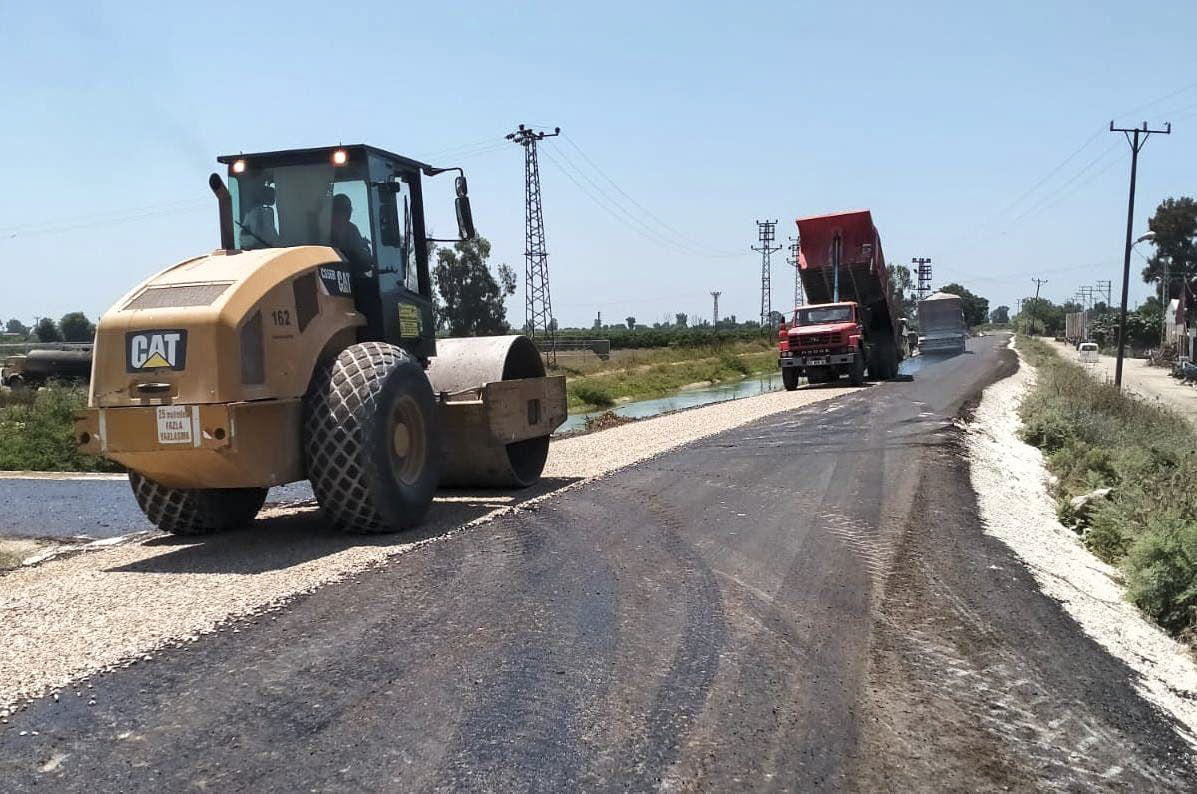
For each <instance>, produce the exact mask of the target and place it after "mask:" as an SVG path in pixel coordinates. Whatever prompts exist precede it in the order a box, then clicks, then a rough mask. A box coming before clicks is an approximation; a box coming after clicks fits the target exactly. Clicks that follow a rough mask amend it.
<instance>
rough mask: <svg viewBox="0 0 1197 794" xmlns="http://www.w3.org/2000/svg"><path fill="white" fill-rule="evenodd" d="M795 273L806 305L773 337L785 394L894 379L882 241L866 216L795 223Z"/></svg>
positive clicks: (897, 341)
mask: <svg viewBox="0 0 1197 794" xmlns="http://www.w3.org/2000/svg"><path fill="white" fill-rule="evenodd" d="M797 223H798V240H799V243H798V273H799V276H800V277H801V279H802V287H803V289H804V290H806V299H807V301H808V303H807V304H806V305H803V306H797V307H795V308H794V314H793V316H792V317H791V318H790V322H789V323H785V324H783V325H782V326H781V330H780V333H779V341H778V348H779V351H778V352H779V360H778V363H779V364H780V366H781V376H782V381H783V382H784V383H785V387H786V389H789V390H791V391H792V390H793V389H795V388H797V387H798V379H799V378H800V377H802V376H803V375H805V376H806V379H807V381H808V382H810V383H827V382H829V381H833V380H836V379H837V378H839V377H840V376H842V375H847V376H848V378H849V380H850V381H851V382H852V383H853V384H859V383H861V382H862V381H864V378H865V371H866V370H867V371H868V376H869V377H870V378H872V379H874V380H886V379H889V378H893V377H895V376H896V375H897V374H898V362H899V361H901V359H902V357H903V354H904V349H905V345H904V341H905V340H904V339H903V338H902V335H901V333H900V331H899V325H898V314H897V311H896V310H895V307H894V298H893V295H892V292H891V289H890V282H889V273H888V271H887V270H886V268H885V255H884V254H883V253H882V251H881V237H880V235H878V234H877V227H876V226H874V225H873V216H872V214H871V213H870V212H869V211H868V210H857V211H853V212H839V213H835V214H833V215H815V216H812V217H810V218H799V219H798V221H797Z"/></svg>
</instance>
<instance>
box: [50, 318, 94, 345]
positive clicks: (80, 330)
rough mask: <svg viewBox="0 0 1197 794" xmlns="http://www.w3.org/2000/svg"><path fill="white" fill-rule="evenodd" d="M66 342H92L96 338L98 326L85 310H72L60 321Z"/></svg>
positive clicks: (59, 326) (60, 327) (59, 324)
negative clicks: (88, 317)
mask: <svg viewBox="0 0 1197 794" xmlns="http://www.w3.org/2000/svg"><path fill="white" fill-rule="evenodd" d="M58 328H59V329H60V330H61V331H62V338H63V340H64V341H66V342H91V341H92V340H94V339H95V338H96V326H95V324H94V323H92V321H91V320H89V319H87V315H86V314H84V313H83V312H71V313H70V314H66V315H63V318H62V319H61V320H59V321H58Z"/></svg>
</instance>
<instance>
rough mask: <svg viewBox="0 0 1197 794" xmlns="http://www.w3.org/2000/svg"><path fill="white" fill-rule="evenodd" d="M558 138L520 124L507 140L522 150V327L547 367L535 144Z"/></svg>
mask: <svg viewBox="0 0 1197 794" xmlns="http://www.w3.org/2000/svg"><path fill="white" fill-rule="evenodd" d="M560 134H561V128H560V127H555V128H554V129H553V131H552V132H551V133H546V132H544V131H536V130H530V129H528V128H526V127H525V126H524V125H523V124H521V125H519V128H518V129H517V130H516V131H515V132H511V133H508V134H507V136H506V137H507V140H509V141H511V142H512V143H518V144H519V145H520V146H522V147H524V201H525V210H524V243H525V248H524V262H525V267H524V327H525V331H526V332H527V334H528V336H530V337H532V339H533V340H538V341H539V342H540V344H541V346H542V348H545V350H546V353H547V358H548V362H549V364H551V365H552V364H556V363H557V344H556V335H557V329H556V328H555V327H554V326H555V325H556V324H555V323H554V322H553V301H552V298H551V297H550V295H549V252H548V251H547V250H545V238H544V208H543V206H542V205H541V197H540V163H539V161H538V160H537V157H536V144H537V143H539V142H540V141H543V140H544V139H545V138H552V137H554V136H556V135H560Z"/></svg>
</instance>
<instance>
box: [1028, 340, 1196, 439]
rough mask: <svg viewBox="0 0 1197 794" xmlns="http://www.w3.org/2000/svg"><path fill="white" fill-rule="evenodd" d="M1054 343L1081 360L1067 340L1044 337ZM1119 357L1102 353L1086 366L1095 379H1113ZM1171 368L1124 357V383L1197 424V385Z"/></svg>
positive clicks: (1065, 354) (1068, 356)
mask: <svg viewBox="0 0 1197 794" xmlns="http://www.w3.org/2000/svg"><path fill="white" fill-rule="evenodd" d="M1044 341H1046V342H1047V343H1048V344H1050V345H1051V346H1052V347H1053V348H1055V351H1056V352H1057V353H1059V354H1060V357H1061V358H1063V359H1064V360H1065V361H1071V362H1074V363H1078V364H1079V363H1080V361H1079V354H1078V353H1077V351H1076V348H1075V347H1073V346H1072V345H1070V344H1068V343H1067V342H1056V341H1053V340H1050V339H1048V340H1044ZM1116 365H1117V359H1115V358H1114V356H1107V355H1100V356H1098V359H1097V362H1096V363H1093V364H1085V365H1083V366H1084V369H1085V371H1086V372H1088V373H1089V374H1091V375H1092V376H1093V377H1095V378H1099V379H1101V380H1105V381H1110V382H1113V380H1114V370H1115V368H1116ZM1169 372H1170V370H1169V369H1168V368H1167V367H1151V366H1148V364H1147V359H1145V358H1124V359H1123V360H1122V386H1123V388H1124V389H1126V390H1127V391H1129V392H1131V393H1133V394H1137V395H1139V396H1140V397H1142V398H1144V399H1146V400H1148V401H1149V402H1155V403H1160V404H1162V405H1164V406H1167V407H1168V408H1171V409H1172V410H1173V411H1176V412H1177V413H1179V414H1180V415H1181V416H1183V417H1184V418H1185V419H1187V420H1188V421H1189V423H1190V424H1192V425H1194V426H1197V388H1194V387H1193V386H1190V385H1189V384H1187V383H1184V382H1183V381H1180V380H1178V379H1176V378H1174V377H1172V376H1171V375H1170V374H1169Z"/></svg>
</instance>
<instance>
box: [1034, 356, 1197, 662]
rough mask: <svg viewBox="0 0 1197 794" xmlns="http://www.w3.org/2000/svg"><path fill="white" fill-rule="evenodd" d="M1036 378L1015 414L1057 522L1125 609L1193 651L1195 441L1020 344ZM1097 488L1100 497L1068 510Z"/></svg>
mask: <svg viewBox="0 0 1197 794" xmlns="http://www.w3.org/2000/svg"><path fill="white" fill-rule="evenodd" d="M1018 347H1019V350H1020V351H1021V352H1022V354H1023V355H1024V356H1025V357H1026V359H1027V360H1028V361H1029V362H1030V363H1031V364H1033V365H1034V366H1035V368H1036V373H1037V375H1036V385H1035V388H1034V389H1033V390H1032V392H1031V394H1029V395H1028V396H1027V398H1026V399H1025V400H1024V402H1023V404H1022V406H1021V409H1020V413H1021V415H1022V419H1023V424H1024V426H1023V438H1024V439H1025V440H1026V441H1027V442H1028V443H1030V444H1033V445H1035V446H1037V447H1039V448H1040V449H1041V450H1042V451H1043V453H1044V456H1045V458H1046V460H1047V466H1048V469H1049V470H1050V471H1051V472H1052V474H1054V475H1055V476H1056V477H1057V478H1058V480H1057V482H1056V483H1055V485H1054V486H1053V488H1054V492H1055V493H1054V496H1055V497H1056V498H1057V500H1058V511H1059V514H1060V518H1061V520H1062V522H1063V523H1065V524H1066V525H1070V526H1073V527H1074V528H1075V529H1076V530H1077V531H1078V532H1080V533H1081V536H1082V539H1083V541H1084V543H1085V545H1086V546H1087V547H1088V548H1089V549H1090V550H1091V551H1092V552H1093V553H1094V554H1096V555H1097V556H1098V557H1100V558H1102V559H1103V560H1105V561H1106V562H1109V563H1111V564H1114V565H1118V566H1119V567H1120V568H1121V569H1122V571H1123V573H1124V574H1125V577H1126V585H1127V597H1128V599H1129V600H1130V601H1131V602H1132V603H1134V604H1135V605H1136V606H1138V607H1139V608H1140V609H1142V610H1143V611H1144V612H1145V613H1147V614H1148V615H1150V616H1151V618H1152V619H1154V620H1155V621H1156V622H1157V623H1159V624H1160V625H1161V626H1163V627H1164V628H1165V629H1167V630H1168V631H1170V632H1172V633H1173V634H1175V635H1178V636H1180V637H1182V638H1183V639H1185V640H1186V641H1188V642H1189V643H1191V644H1192V643H1197V489H1194V487H1193V485H1194V483H1197V435H1194V432H1193V430H1192V429H1191V427H1190V426H1189V424H1188V423H1187V422H1186V421H1185V420H1184V419H1183V418H1182V417H1181V416H1179V415H1178V414H1176V413H1174V412H1172V411H1170V410H1168V409H1166V408H1162V407H1159V406H1157V405H1153V404H1150V403H1147V402H1144V401H1143V400H1140V399H1137V398H1135V397H1131V396H1127V395H1125V394H1123V393H1121V392H1119V391H1118V390H1117V389H1115V388H1114V386H1113V385H1112V384H1109V383H1104V382H1101V381H1098V380H1097V379H1095V378H1093V377H1092V376H1090V375H1088V374H1087V373H1086V372H1085V371H1084V370H1083V369H1082V368H1081V367H1080V366H1078V365H1076V364H1073V363H1071V362H1067V361H1065V360H1064V359H1062V358H1061V357H1060V356H1059V355H1058V354H1057V353H1056V352H1055V351H1054V350H1052V349H1051V348H1050V347H1049V346H1048V345H1047V344H1045V343H1043V342H1042V341H1039V340H1037V339H1031V338H1027V337H1019V340H1018ZM1098 488H1111V489H1112V490H1111V492H1110V494H1109V496H1108V497H1107V498H1105V499H1097V500H1094V501H1093V502H1091V503H1090V504H1091V505H1092V507H1089V506H1086V507H1083V508H1081V509H1080V510H1074V509H1073V508H1072V506H1071V504H1070V500H1072V499H1073V498H1074V497H1077V496H1080V495H1082V494H1086V493H1090V492H1092V491H1094V490H1096V489H1098Z"/></svg>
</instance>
